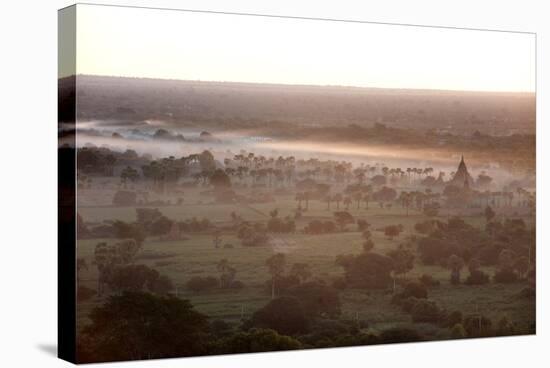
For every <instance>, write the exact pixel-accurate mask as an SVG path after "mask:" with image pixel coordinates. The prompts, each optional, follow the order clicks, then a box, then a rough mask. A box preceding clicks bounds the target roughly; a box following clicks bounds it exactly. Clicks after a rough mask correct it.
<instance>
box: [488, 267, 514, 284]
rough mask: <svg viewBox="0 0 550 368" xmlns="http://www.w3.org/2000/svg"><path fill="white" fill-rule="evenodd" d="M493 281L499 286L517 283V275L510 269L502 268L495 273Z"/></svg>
mask: <svg viewBox="0 0 550 368" xmlns="http://www.w3.org/2000/svg"><path fill="white" fill-rule="evenodd" d="M493 280H494V282H496V283H499V284H510V283H512V282H516V281H518V275H517V274H516V273H515V272H514V270H512V269H510V268H503V269H500V270H498V271H497V272H496V273H495V276H494V277H493Z"/></svg>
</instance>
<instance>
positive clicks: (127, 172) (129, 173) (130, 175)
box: [120, 166, 139, 188]
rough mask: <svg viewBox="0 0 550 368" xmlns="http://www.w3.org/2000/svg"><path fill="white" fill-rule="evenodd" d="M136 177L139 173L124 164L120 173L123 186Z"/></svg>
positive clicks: (134, 180) (137, 177)
mask: <svg viewBox="0 0 550 368" xmlns="http://www.w3.org/2000/svg"><path fill="white" fill-rule="evenodd" d="M138 179H139V173H138V171H137V170H136V169H134V168H133V167H130V166H126V168H125V169H124V170H122V172H121V173H120V180H121V182H122V185H123V187H124V188H126V184H127V183H128V181H131V182H133V183H135V182H136V181H137V180H138Z"/></svg>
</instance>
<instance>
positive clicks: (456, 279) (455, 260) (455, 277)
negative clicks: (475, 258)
mask: <svg viewBox="0 0 550 368" xmlns="http://www.w3.org/2000/svg"><path fill="white" fill-rule="evenodd" d="M447 267H448V268H449V269H450V270H451V284H453V285H457V284H459V283H460V270H462V267H464V260H463V259H462V258H460V257H459V256H457V255H456V254H453V255H451V256H450V257H449V259H448V260H447Z"/></svg>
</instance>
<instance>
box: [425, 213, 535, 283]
mask: <svg viewBox="0 0 550 368" xmlns="http://www.w3.org/2000/svg"><path fill="white" fill-rule="evenodd" d="M488 217H490V218H492V216H488ZM415 229H416V231H417V232H419V233H420V234H423V235H425V236H422V237H419V238H418V239H417V240H416V243H417V249H418V253H419V255H420V259H421V261H422V262H423V263H424V264H428V265H433V264H439V265H441V266H444V267H447V268H448V269H449V270H450V272H451V275H450V281H451V283H452V284H459V283H461V271H462V269H463V268H464V267H465V266H468V270H469V276H468V277H467V279H466V280H465V283H466V284H469V285H477V284H484V283H487V282H489V279H490V277H489V275H487V274H486V273H484V272H483V271H482V270H481V266H496V267H497V271H496V272H495V274H494V276H493V280H494V282H497V283H509V282H515V281H518V280H520V279H530V280H534V272H535V270H534V267H535V262H534V257H535V252H534V244H535V241H534V236H535V230H534V228H533V229H528V228H527V226H526V224H525V222H524V221H523V220H515V219H506V220H504V222H498V221H496V222H495V221H490V222H488V223H487V225H486V228H485V230H484V231H483V230H480V229H478V228H476V227H474V226H472V225H469V224H468V223H466V222H465V221H464V220H462V219H460V218H451V219H449V220H448V221H447V222H442V221H439V220H428V221H425V222H421V223H417V224H416V225H415Z"/></svg>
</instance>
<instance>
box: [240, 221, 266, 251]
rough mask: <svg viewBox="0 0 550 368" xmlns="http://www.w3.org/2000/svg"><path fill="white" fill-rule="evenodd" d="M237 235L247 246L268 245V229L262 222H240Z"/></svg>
mask: <svg viewBox="0 0 550 368" xmlns="http://www.w3.org/2000/svg"><path fill="white" fill-rule="evenodd" d="M237 237H238V238H239V239H240V240H241V243H242V245H243V246H245V247H261V246H265V245H267V243H268V241H269V236H268V235H267V229H266V227H265V225H264V224H263V223H261V222H257V223H254V224H251V223H248V222H242V223H240V224H239V225H238V229H237Z"/></svg>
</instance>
